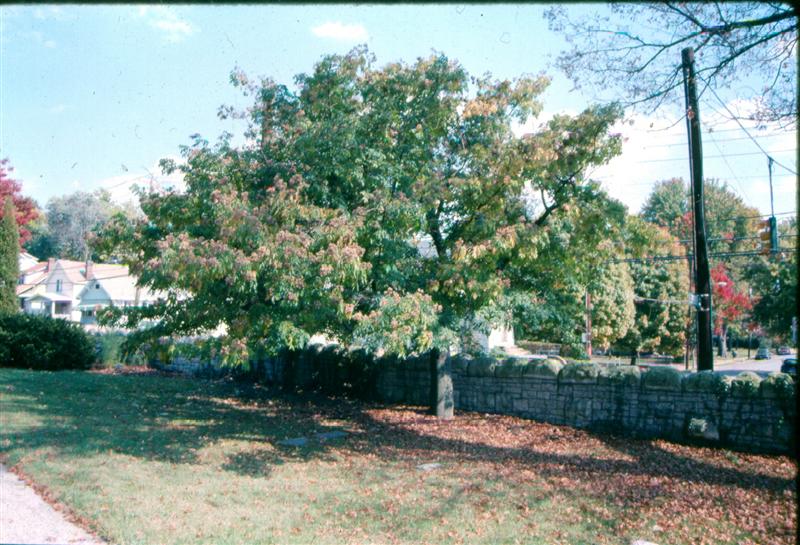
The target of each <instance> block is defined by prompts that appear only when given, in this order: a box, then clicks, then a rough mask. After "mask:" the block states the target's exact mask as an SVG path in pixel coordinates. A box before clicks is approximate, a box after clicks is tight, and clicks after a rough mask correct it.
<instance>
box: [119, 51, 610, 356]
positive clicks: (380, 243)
mask: <svg viewBox="0 0 800 545" xmlns="http://www.w3.org/2000/svg"><path fill="white" fill-rule="evenodd" d="M232 79H233V82H234V84H236V85H238V86H240V87H241V88H242V89H243V90H244V91H245V93H247V94H250V95H252V96H253V97H254V99H255V100H254V105H253V107H252V108H251V109H250V110H249V112H247V113H246V117H247V118H248V119H249V121H250V128H249V130H248V136H249V141H248V144H246V145H244V146H241V147H238V148H234V147H232V146H230V144H229V139H228V138H226V137H223V139H222V140H221V141H220V142H219V143H218V144H217V145H215V146H210V145H209V144H208V143H207V142H206V141H204V140H202V139H200V138H199V137H198V138H197V139H196V140H195V142H194V144H193V145H192V146H189V147H187V148H186V149H185V150H184V155H185V157H186V163H185V164H184V165H175V164H170V163H168V162H167V163H165V167H166V168H167V170H172V169H176V168H178V169H180V170H182V171H183V173H184V176H185V180H186V187H187V189H186V191H185V192H184V193H175V192H173V193H168V194H150V195H143V198H142V208H143V210H144V212H145V214H146V215H147V220H143V221H140V222H135V223H129V222H128V223H126V222H119V223H117V225H116V235H112V236H110V237H109V239H108V240H111V241H116V242H118V243H120V244H122V245H125V244H128V245H129V246H131V247H130V250H131V251H130V252H128V253H129V255H132V256H135V257H134V258H133V259H132V260H131V266H132V269H133V271H134V272H136V273H138V274H140V276H141V279H142V282H143V283H145V284H147V285H149V286H151V287H153V288H157V289H165V290H168V291H170V293H171V295H170V297H169V298H168V299H167V300H166V301H164V302H162V303H161V304H159V305H155V306H153V307H151V308H149V309H147V310H144V311H141V310H140V311H137V313H135V314H133V315H132V316H131V317H130V319H133V321H136V319H137V318H140V317H144V316H145V315H149V316H150V317H158V318H159V320H160V322H159V325H158V326H157V328H156V329H155V331H156V332H158V333H163V334H167V333H172V332H188V331H197V330H200V329H203V328H213V327H215V326H217V325H218V324H219V323H223V324H225V325H226V327H227V333H228V334H227V337H226V338H225V339H224V344H225V347H226V350H227V351H228V354H229V355H232V354H234V353H235V354H237V357H239V358H240V359H243V358H246V357H247V353H248V350H249V349H248V341H253V340H255V339H262V338H264V337H268V338H269V339H270V340H271V341H272V342H271V343H270V348H272V349H277V348H279V347H281V346H287V345H289V346H293V345H298V344H302V342H304V340H305V339H306V338H308V335H310V334H313V333H316V332H325V333H329V334H331V335H334V336H336V337H338V338H339V339H341V340H343V341H345V342H349V341H359V342H363V343H365V344H367V345H368V346H369V347H371V348H374V349H377V350H384V351H387V352H393V353H396V354H399V355H405V354H409V353H421V352H424V351H427V350H430V349H441V350H445V349H446V348H447V347H449V346H451V345H452V343H453V342H454V341H455V340H456V339H457V337H458V333H459V332H460V331H461V330H463V328H464V327H466V326H467V324H470V323H471V322H472V321H473V320H474V318H475V317H476V316H477V315H478V314H479V313H480V312H481V311H482V310H483V309H485V308H489V307H492V306H496V305H497V304H498V302H499V301H501V300H502V299H503V297H504V296H506V295H507V294H508V293H510V292H512V291H520V290H526V289H533V288H534V287H535V285H536V277H535V275H532V274H528V273H527V271H532V270H533V267H534V264H535V261H536V259H537V257H538V256H539V250H540V248H541V247H542V240H543V237H546V235H547V233H548V231H549V222H550V221H551V220H553V219H554V218H557V217H558V215H559V214H560V213H561V212H562V211H563V210H564V208H565V207H568V206H569V205H570V203H575V204H580V203H582V202H586V201H591V200H592V199H594V198H595V197H596V194H597V192H596V189H595V187H594V186H593V185H592V184H589V183H588V180H587V179H586V178H585V171H586V170H587V168H588V167H591V166H593V165H599V164H602V163H604V162H606V161H607V160H608V159H609V158H610V157H612V156H614V155H615V154H617V153H619V150H620V140H619V137H618V136H617V135H610V134H609V128H610V127H611V125H612V124H613V123H614V122H615V121H616V120H617V119H618V118H619V116H620V113H621V112H620V110H619V109H618V108H616V107H614V106H608V107H590V108H588V109H587V110H586V111H584V112H582V113H580V114H578V115H576V116H568V115H556V116H554V117H553V118H552V119H550V120H549V121H548V122H547V123H543V124H542V125H541V126H540V128H539V129H538V130H537V131H535V132H534V133H532V134H528V135H526V136H524V137H522V138H518V137H515V135H514V133H513V132H512V124H513V123H514V122H515V121H516V122H523V123H524V122H526V121H527V120H529V119H531V118H532V117H535V116H536V115H538V113H539V112H540V111H541V104H540V102H539V101H538V96H539V95H540V94H541V92H542V91H543V89H544V88H545V87H546V85H547V80H546V79H545V78H544V77H521V78H519V79H517V80H514V81H507V80H500V81H498V80H494V79H492V78H491V77H489V76H485V77H481V78H470V77H469V75H468V74H467V73H466V72H465V71H464V69H463V68H462V67H461V66H460V65H459V64H458V63H456V62H455V61H452V60H449V59H448V58H446V57H445V56H443V55H433V56H431V57H428V58H423V59H419V60H417V61H416V62H415V63H413V64H404V63H392V64H389V65H387V66H384V67H381V68H376V67H375V66H374V59H373V58H372V57H371V56H370V55H369V54H368V53H367V52H366V50H364V49H361V48H359V49H355V50H353V51H352V52H351V53H349V54H347V55H333V56H328V57H325V58H323V59H322V60H321V61H320V62H319V63H318V64H317V65H316V67H315V69H314V71H313V72H312V73H311V74H308V75H300V76H298V77H297V78H296V81H297V88H296V89H295V90H291V89H289V88H287V87H286V86H283V85H279V84H276V83H274V82H272V81H270V80H261V81H258V82H253V81H250V80H248V79H247V78H246V77H245V76H244V75H242V74H238V73H235V74H234V75H233V77H232ZM223 115H241V114H239V113H237V112H235V111H234V110H233V109H223ZM181 293H183V294H186V296H184V297H181V296H180V294H181Z"/></svg>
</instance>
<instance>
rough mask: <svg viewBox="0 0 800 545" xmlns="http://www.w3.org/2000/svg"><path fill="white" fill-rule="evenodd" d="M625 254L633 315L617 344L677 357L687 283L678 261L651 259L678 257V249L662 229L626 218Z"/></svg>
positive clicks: (681, 346) (683, 339)
mask: <svg viewBox="0 0 800 545" xmlns="http://www.w3.org/2000/svg"><path fill="white" fill-rule="evenodd" d="M626 238H627V248H626V250H627V255H628V256H629V259H630V262H629V267H630V274H631V277H632V278H633V285H634V292H635V294H636V299H635V300H636V315H635V318H634V323H633V325H632V326H631V327H630V328H629V329H628V332H627V334H626V335H625V337H624V338H623V339H622V340H621V341H620V343H619V345H620V346H622V347H625V348H627V349H628V350H630V351H631V352H632V353H633V354H634V361H635V357H636V354H638V352H640V351H647V352H659V353H661V354H670V355H674V356H677V355H679V354H681V353H682V352H683V350H684V348H685V343H686V327H687V320H688V316H687V309H688V304H689V298H688V295H689V280H688V271H687V269H686V263H685V262H684V261H682V260H667V259H653V258H652V256H655V255H663V254H668V255H680V252H681V251H682V250H681V246H680V245H679V244H678V242H677V240H676V238H675V237H674V236H672V235H671V234H670V233H669V232H668V231H667V230H666V229H664V228H661V227H659V226H657V225H653V224H651V223H648V222H646V221H643V220H642V219H641V218H638V217H635V216H633V217H631V218H629V222H628V226H627V237H626Z"/></svg>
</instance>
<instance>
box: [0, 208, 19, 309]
mask: <svg viewBox="0 0 800 545" xmlns="http://www.w3.org/2000/svg"><path fill="white" fill-rule="evenodd" d="M3 205H4V206H3V217H2V218H1V219H0V313H3V312H15V311H16V310H18V309H19V302H18V299H17V277H18V276H19V261H18V258H17V256H18V255H19V232H18V227H17V221H16V216H15V208H14V202H13V201H12V200H11V197H10V196H9V197H6V198H5V202H4V203H3Z"/></svg>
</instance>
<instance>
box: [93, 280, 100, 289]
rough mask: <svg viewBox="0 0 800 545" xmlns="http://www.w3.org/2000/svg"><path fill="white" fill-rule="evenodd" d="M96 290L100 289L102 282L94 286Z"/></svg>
mask: <svg viewBox="0 0 800 545" xmlns="http://www.w3.org/2000/svg"><path fill="white" fill-rule="evenodd" d="M94 289H96V290H99V289H100V282H98V283H97V284H95V285H94Z"/></svg>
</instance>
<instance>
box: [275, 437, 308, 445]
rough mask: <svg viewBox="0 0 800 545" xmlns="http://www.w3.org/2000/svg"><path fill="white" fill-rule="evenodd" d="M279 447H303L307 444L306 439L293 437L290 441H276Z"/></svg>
mask: <svg viewBox="0 0 800 545" xmlns="http://www.w3.org/2000/svg"><path fill="white" fill-rule="evenodd" d="M278 444H279V445H283V446H285V447H304V446H306V445H307V444H308V438H307V437H294V438H292V439H283V440H281V441H278Z"/></svg>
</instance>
